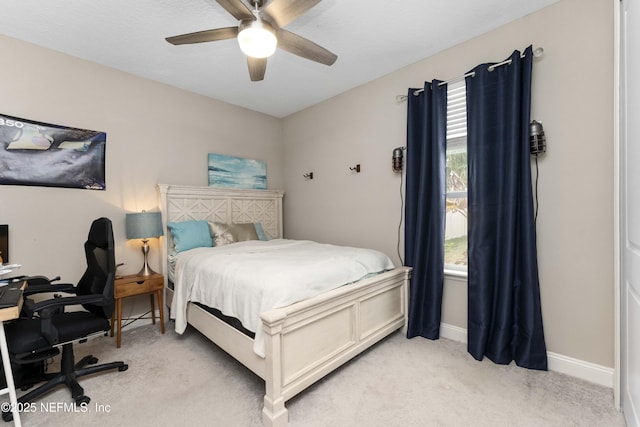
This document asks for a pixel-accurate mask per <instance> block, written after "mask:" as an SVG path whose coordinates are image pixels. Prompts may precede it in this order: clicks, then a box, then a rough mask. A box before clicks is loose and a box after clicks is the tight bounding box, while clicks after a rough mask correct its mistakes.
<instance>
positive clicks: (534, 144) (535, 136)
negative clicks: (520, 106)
mask: <svg viewBox="0 0 640 427" xmlns="http://www.w3.org/2000/svg"><path fill="white" fill-rule="evenodd" d="M529 134H530V136H529V152H530V153H531V154H532V155H534V156H537V155H538V154H544V153H545V152H546V151H547V138H546V137H545V135H544V128H543V127H542V122H538V121H536V120H532V121H531V124H530V125H529Z"/></svg>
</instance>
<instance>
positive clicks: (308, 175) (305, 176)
mask: <svg viewBox="0 0 640 427" xmlns="http://www.w3.org/2000/svg"><path fill="white" fill-rule="evenodd" d="M302 177H303V178H305V179H313V172H307V173H305V174H303V175H302Z"/></svg>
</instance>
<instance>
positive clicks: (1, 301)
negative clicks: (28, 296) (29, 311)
mask: <svg viewBox="0 0 640 427" xmlns="http://www.w3.org/2000/svg"><path fill="white" fill-rule="evenodd" d="M22 285H23V282H22V281H20V282H13V283H9V284H8V285H4V286H0V308H7V307H15V306H17V305H18V303H19V302H20V298H22Z"/></svg>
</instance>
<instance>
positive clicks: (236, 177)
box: [208, 153, 267, 190]
mask: <svg viewBox="0 0 640 427" xmlns="http://www.w3.org/2000/svg"><path fill="white" fill-rule="evenodd" d="M208 169H209V187H221V188H240V189H242V188H244V189H249V190H265V189H266V188H267V165H266V163H265V162H263V161H261V160H252V159H243V158H242V157H234V156H225V155H223V154H214V153H209V164H208Z"/></svg>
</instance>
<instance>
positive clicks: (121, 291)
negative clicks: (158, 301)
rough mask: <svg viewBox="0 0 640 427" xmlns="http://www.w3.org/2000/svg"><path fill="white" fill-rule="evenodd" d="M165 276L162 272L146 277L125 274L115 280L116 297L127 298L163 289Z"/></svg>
mask: <svg viewBox="0 0 640 427" xmlns="http://www.w3.org/2000/svg"><path fill="white" fill-rule="evenodd" d="M163 286H164V278H163V276H162V275H161V274H158V275H157V277H156V275H154V276H151V277H148V278H144V277H139V276H133V277H132V276H125V277H123V278H121V279H116V281H115V290H114V297H115V298H126V297H129V296H132V295H140V294H147V293H150V292H154V291H158V290H162V287H163Z"/></svg>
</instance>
